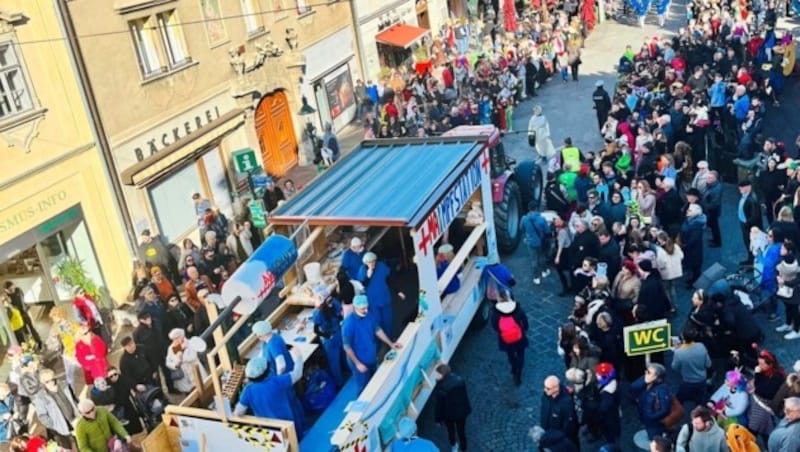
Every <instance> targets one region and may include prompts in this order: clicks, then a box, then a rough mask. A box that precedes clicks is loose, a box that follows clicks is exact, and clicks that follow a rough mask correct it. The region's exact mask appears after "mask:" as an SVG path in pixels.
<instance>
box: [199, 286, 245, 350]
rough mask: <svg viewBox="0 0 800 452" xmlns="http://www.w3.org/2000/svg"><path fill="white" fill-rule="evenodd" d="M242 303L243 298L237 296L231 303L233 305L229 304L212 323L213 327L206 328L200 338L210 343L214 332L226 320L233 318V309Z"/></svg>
mask: <svg viewBox="0 0 800 452" xmlns="http://www.w3.org/2000/svg"><path fill="white" fill-rule="evenodd" d="M241 301H242V297H239V296H237V297H236V298H234V299H233V301H231V304H229V305H228V307H226V308H225V310H224V311H222V312H221V313H220V314H219V316H218V317H217V318H216V319H215V320H214V321H213V322H211V325H209V326H208V328H206V330H205V331H203V333H202V334H201V335H200V338H202V339H203V340H204V341H208V339H209V338H210V337H211V335H212V334H214V330H216V329H217V328H218V327H219V326H220V325H221V324H222V322H223V321H224V320H225V319H226V318H228V317H230V316H231V314H232V313H233V309H234V308H235V307H236V305H238V304H239V302H241Z"/></svg>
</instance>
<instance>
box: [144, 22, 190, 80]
mask: <svg viewBox="0 0 800 452" xmlns="http://www.w3.org/2000/svg"><path fill="white" fill-rule="evenodd" d="M129 25H130V28H131V33H132V34H133V42H134V44H135V46H136V56H137V58H138V60H139V69H140V70H141V72H142V77H144V78H145V79H147V78H150V77H153V76H156V75H159V74H163V73H165V72H168V71H170V70H173V69H177V68H180V67H182V66H185V65H186V64H187V63H189V62H191V58H190V57H189V52H188V51H187V49H186V41H185V40H184V38H183V32H182V31H181V27H180V22H179V21H178V17H177V14H176V13H175V11H165V12H162V13H158V14H156V15H155V16H149V17H143V18H141V19H136V20H133V21H131V22H129ZM159 40H160V41H161V42H160V45H159V42H158V41H159Z"/></svg>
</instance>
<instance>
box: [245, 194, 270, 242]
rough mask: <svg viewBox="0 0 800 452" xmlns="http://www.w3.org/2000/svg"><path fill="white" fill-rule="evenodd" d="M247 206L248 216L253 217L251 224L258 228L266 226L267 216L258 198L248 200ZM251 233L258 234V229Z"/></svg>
mask: <svg viewBox="0 0 800 452" xmlns="http://www.w3.org/2000/svg"><path fill="white" fill-rule="evenodd" d="M247 208H248V209H250V217H251V218H252V219H253V226H254V227H256V228H258V229H264V228H266V227H267V216H266V214H265V213H264V204H262V203H261V201H260V200H256V201H250V202H249V203H248V204H247ZM253 233H254V234H260V232H259V231H254V232H253Z"/></svg>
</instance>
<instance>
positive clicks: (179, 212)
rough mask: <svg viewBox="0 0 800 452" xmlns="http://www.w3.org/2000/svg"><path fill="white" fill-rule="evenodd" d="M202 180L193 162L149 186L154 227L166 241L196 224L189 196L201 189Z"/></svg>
mask: <svg viewBox="0 0 800 452" xmlns="http://www.w3.org/2000/svg"><path fill="white" fill-rule="evenodd" d="M202 187H203V182H202V179H201V178H200V172H199V170H198V168H197V165H196V164H192V165H189V166H186V167H184V168H183V169H181V170H179V171H177V172H175V173H174V174H172V175H171V176H169V177H168V178H166V179H165V180H164V181H163V182H161V183H159V184H158V185H156V186H155V187H153V188H151V189H150V199H151V201H152V205H153V213H154V214H155V217H156V221H157V222H158V229H159V232H160V233H161V235H162V236H164V238H166V239H167V240H168V241H170V242H174V241H176V240H178V239H179V238H180V237H181V236H182V235H184V234H186V233H187V232H189V231H191V230H192V229H193V228H195V227H197V217H196V215H195V212H194V204H192V200H191V196H192V193H194V192H203V190H202Z"/></svg>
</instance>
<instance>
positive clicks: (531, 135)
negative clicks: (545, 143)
mask: <svg viewBox="0 0 800 452" xmlns="http://www.w3.org/2000/svg"><path fill="white" fill-rule="evenodd" d="M528 146H530V147H532V148H534V147H536V132H528Z"/></svg>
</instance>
